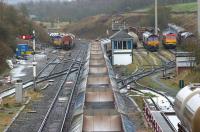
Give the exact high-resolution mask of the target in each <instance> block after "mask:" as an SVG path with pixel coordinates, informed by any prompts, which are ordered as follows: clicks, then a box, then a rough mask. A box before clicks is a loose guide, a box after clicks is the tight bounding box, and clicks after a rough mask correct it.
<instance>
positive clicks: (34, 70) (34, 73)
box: [33, 30, 37, 91]
mask: <svg viewBox="0 0 200 132" xmlns="http://www.w3.org/2000/svg"><path fill="white" fill-rule="evenodd" d="M36 65H37V62H36V61H35V30H33V88H34V91H36Z"/></svg>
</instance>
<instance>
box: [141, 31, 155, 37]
mask: <svg viewBox="0 0 200 132" xmlns="http://www.w3.org/2000/svg"><path fill="white" fill-rule="evenodd" d="M143 36H144V37H146V38H148V37H150V36H157V35H155V34H153V33H151V32H148V31H146V32H144V33H143Z"/></svg>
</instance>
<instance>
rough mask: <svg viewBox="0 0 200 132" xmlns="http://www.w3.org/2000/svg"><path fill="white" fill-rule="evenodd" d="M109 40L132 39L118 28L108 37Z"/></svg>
mask: <svg viewBox="0 0 200 132" xmlns="http://www.w3.org/2000/svg"><path fill="white" fill-rule="evenodd" d="M110 39H111V40H123V39H133V37H132V36H130V35H129V34H128V33H127V32H125V31H124V30H120V31H118V32H116V33H115V34H113V35H112V36H111V37H110Z"/></svg>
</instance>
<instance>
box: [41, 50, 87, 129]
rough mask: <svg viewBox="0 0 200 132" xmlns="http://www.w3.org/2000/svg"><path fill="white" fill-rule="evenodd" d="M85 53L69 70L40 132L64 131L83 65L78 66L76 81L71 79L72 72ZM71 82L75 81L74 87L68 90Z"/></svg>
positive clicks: (79, 56)
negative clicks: (67, 84) (68, 84)
mask: <svg viewBox="0 0 200 132" xmlns="http://www.w3.org/2000/svg"><path fill="white" fill-rule="evenodd" d="M83 52H85V51H81V52H79V55H77V57H76V59H75V61H74V62H72V63H71V65H70V66H69V70H68V72H67V74H66V75H65V76H64V77H63V79H62V83H61V85H60V86H59V89H58V91H57V93H56V95H55V97H54V99H53V101H52V103H51V105H50V107H49V109H48V111H47V113H46V115H45V118H44V120H43V121H42V124H41V126H40V128H39V129H38V132H42V131H48V132H49V131H52V127H53V131H62V128H63V126H64V125H63V124H64V122H65V120H66V116H67V115H68V113H69V110H70V106H71V105H72V102H73V97H74V96H75V92H76V84H77V81H78V78H79V74H80V71H81V67H82V64H81V63H80V64H78V74H77V75H76V73H74V75H75V76H76V77H75V79H74V78H73V79H72V78H71V77H70V76H71V73H70V71H71V70H73V67H74V66H77V63H76V60H79V59H80V58H81V61H82V60H83V58H84V57H83ZM84 54H85V53H84ZM74 75H73V76H74ZM70 80H74V81H73V86H71V87H69V88H67V86H66V83H67V82H68V81H70ZM61 97H62V98H64V99H63V100H62V101H59V99H60V98H61Z"/></svg>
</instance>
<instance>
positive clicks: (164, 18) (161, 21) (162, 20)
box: [148, 6, 171, 29]
mask: <svg viewBox="0 0 200 132" xmlns="http://www.w3.org/2000/svg"><path fill="white" fill-rule="evenodd" d="M170 12H171V8H169V7H166V6H158V27H159V28H160V29H164V28H165V27H166V26H167V24H168V23H169V21H170V19H171V15H170ZM148 20H149V26H153V25H154V24H155V9H154V8H152V9H151V10H150V11H149V17H148Z"/></svg>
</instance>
